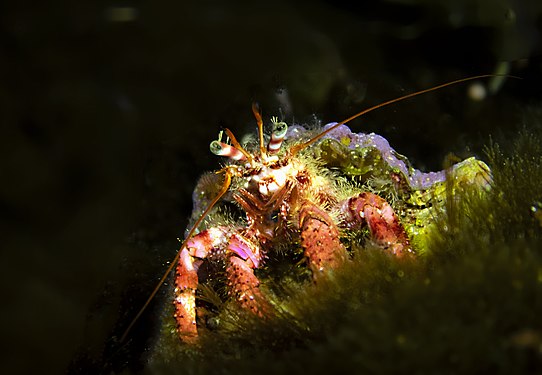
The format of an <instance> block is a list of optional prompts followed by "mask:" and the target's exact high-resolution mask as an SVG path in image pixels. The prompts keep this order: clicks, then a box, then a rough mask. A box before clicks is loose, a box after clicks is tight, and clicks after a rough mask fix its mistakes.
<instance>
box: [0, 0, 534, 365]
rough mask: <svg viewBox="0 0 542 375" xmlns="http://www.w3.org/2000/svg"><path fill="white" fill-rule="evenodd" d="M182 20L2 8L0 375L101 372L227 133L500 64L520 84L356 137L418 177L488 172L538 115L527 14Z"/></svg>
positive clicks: (21, 5) (392, 7) (176, 9)
mask: <svg viewBox="0 0 542 375" xmlns="http://www.w3.org/2000/svg"><path fill="white" fill-rule="evenodd" d="M151 3H152V4H151ZM180 3H181V2H178V1H154V2H146V3H144V2H139V1H115V2H113V1H77V2H67V1H50V2H47V4H46V5H45V4H42V5H38V6H36V5H32V6H30V2H25V1H20V2H17V3H12V4H5V3H3V4H2V5H0V22H1V23H0V129H1V133H0V137H1V138H0V142H1V144H0V153H1V154H0V155H1V157H0V178H1V184H0V236H1V237H0V246H1V249H2V263H1V264H2V272H1V274H2V280H1V285H2V288H3V289H2V296H3V301H2V309H1V314H2V316H1V325H0V328H1V337H2V340H3V341H4V349H3V350H2V357H3V359H2V365H3V366H2V367H5V369H4V370H3V371H1V372H2V373H5V374H8V373H28V372H29V371H31V370H41V371H42V372H45V373H48V372H51V373H59V372H62V371H65V370H66V369H67V368H68V366H71V367H70V368H71V370H72V371H74V372H78V371H81V372H83V371H84V370H85V366H87V365H88V366H89V368H91V366H98V367H99V363H100V361H101V353H102V352H103V350H104V348H105V346H106V342H108V340H111V338H112V337H115V336H118V335H119V334H120V333H121V332H122V330H123V328H124V327H125V326H126V325H127V324H128V323H129V321H130V319H131V318H132V317H133V316H134V314H135V313H136V312H137V309H138V308H139V307H140V306H141V304H142V303H143V302H144V300H145V298H146V297H147V296H148V294H149V293H150V291H151V290H152V288H153V286H154V285H155V284H156V282H157V281H158V279H159V278H160V276H161V272H163V270H164V268H165V266H166V263H167V262H168V260H170V259H172V258H173V257H174V255H175V251H176V250H177V247H178V245H179V243H178V241H177V238H178V237H182V236H183V233H184V230H185V226H186V225H187V221H188V216H189V214H190V211H191V208H192V201H191V191H192V189H193V187H194V184H195V183H196V181H197V178H198V176H199V175H201V173H202V172H203V171H206V170H213V169H216V168H217V167H218V165H219V161H218V160H217V158H216V157H215V156H214V155H211V154H210V152H209V151H208V149H209V148H208V144H209V142H210V141H211V140H213V139H215V137H216V135H217V133H218V131H219V130H220V128H221V126H226V127H229V128H231V129H232V130H233V131H234V133H235V134H238V135H241V134H245V133H246V132H248V131H253V129H254V125H255V124H254V120H253V119H252V115H251V111H250V104H251V103H252V102H253V101H258V102H259V103H260V105H261V108H262V109H263V112H264V117H265V119H266V120H268V119H269V117H270V116H271V115H279V113H280V112H279V109H282V111H283V113H284V119H285V120H286V121H287V122H289V123H291V122H293V121H296V122H314V118H315V116H316V117H317V118H319V119H321V120H322V121H323V122H324V123H325V122H329V121H338V120H342V119H344V118H346V117H348V116H350V115H352V114H353V113H356V112H357V111H360V110H361V109H364V108H366V107H367V106H370V105H372V104H377V103H379V102H382V101H384V100H387V99H391V98H394V97H397V96H400V95H403V94H405V93H409V92H413V91H416V90H420V89H424V88H427V87H430V86H432V85H436V84H439V83H442V82H446V81H450V80H454V79H458V78H463V77H466V76H470V75H475V74H485V73H493V72H495V71H496V68H497V67H498V66H503V62H504V63H505V64H504V66H506V67H508V68H509V71H510V73H511V74H514V75H518V76H521V77H523V80H514V79H504V82H503V86H502V87H501V88H500V89H499V90H497V91H496V92H495V93H494V94H493V95H490V96H488V97H487V98H486V99H485V100H482V101H473V100H471V99H469V97H468V95H467V91H468V89H469V87H470V85H469V84H463V85H458V86H454V87H451V88H446V89H443V90H441V91H439V92H435V93H431V94H427V95H424V96H421V97H417V98H415V99H411V100H409V101H408V102H404V103H401V104H398V105H393V106H390V107H387V108H384V109H381V110H379V111H377V112H375V113H372V114H370V115H368V116H367V117H365V118H364V119H363V120H356V121H355V122H353V123H352V124H351V127H352V128H353V129H355V130H357V131H367V132H370V131H374V132H377V133H379V134H382V135H384V136H385V137H386V138H388V139H389V140H390V143H391V144H392V145H393V146H394V147H395V149H396V150H398V151H399V152H400V153H402V154H404V155H406V156H407V157H409V159H410V160H411V161H412V162H413V163H414V165H416V166H417V167H418V168H422V169H425V170H431V169H438V168H440V167H441V166H442V162H443V160H444V157H445V155H446V154H447V153H449V152H453V153H455V154H456V155H458V156H459V157H462V158H463V157H466V156H470V155H472V154H477V155H479V156H482V157H483V152H482V146H483V145H484V144H487V143H488V141H489V138H490V136H495V137H497V138H498V137H499V136H500V137H502V134H504V135H506V134H507V132H508V133H509V132H513V131H515V129H517V128H518V127H519V126H520V125H521V119H522V113H523V112H524V110H525V109H526V108H529V107H530V106H539V105H540V99H541V96H542V95H541V91H540V83H541V79H540V78H541V69H540V68H541V66H542V63H541V60H542V59H541V58H540V53H541V48H540V31H541V29H542V5H540V2H539V1H536V0H531V1H528V0H525V1H511V0H510V1H505V0H502V1H495V0H486V1H484V0H478V1H472V0H464V1H435V0H432V1H430V0H426V1H423V0H419V1H415V0H410V1H408V0H404V1H399V0H396V1H392V0H390V1H375V2H367V4H364V3H360V5H350V4H349V3H348V2H341V1H338V2H331V1H328V2H326V1H311V2H303V1H300V2H296V3H295V5H294V4H293V2H292V3H288V2H281V1H278V2H277V1H276V2H269V3H253V2H249V1H246V2H244V1H235V2H222V1H208V2H204V3H203V2H202V3H203V4H201V5H195V4H192V5H187V4H186V5H181V4H180ZM499 64H500V65H499ZM484 82H485V83H487V82H489V81H487V80H486V81H484ZM286 94H287V95H286ZM286 96H288V100H287V101H285V100H284V98H286ZM152 311H153V310H152V309H151V312H152ZM152 323H153V315H152V314H148V315H147V316H146V317H144V318H143V319H142V321H141V323H140V324H139V327H138V328H137V327H136V329H135V332H134V335H136V336H138V337H141V336H142V337H145V332H150V331H152V329H153V326H152ZM140 342H144V339H141V340H140ZM138 348H139V349H138ZM141 348H144V344H140V346H139V347H136V348H135V349H131V350H132V351H136V352H137V350H141ZM134 356H137V355H132V357H130V356H127V358H133V357H134ZM70 363H71V365H70ZM92 368H94V367H92Z"/></svg>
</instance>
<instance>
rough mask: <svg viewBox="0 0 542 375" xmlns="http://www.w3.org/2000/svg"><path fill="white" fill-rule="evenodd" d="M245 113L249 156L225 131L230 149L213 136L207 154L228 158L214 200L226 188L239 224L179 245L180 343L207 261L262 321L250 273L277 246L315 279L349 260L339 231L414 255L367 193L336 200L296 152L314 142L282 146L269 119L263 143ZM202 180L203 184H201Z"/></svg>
mask: <svg viewBox="0 0 542 375" xmlns="http://www.w3.org/2000/svg"><path fill="white" fill-rule="evenodd" d="M252 109H253V113H254V115H255V117H256V120H257V123H258V129H259V142H258V145H255V147H254V148H255V150H250V151H247V150H245V147H243V146H241V144H239V142H238V141H237V140H236V139H235V137H234V135H233V134H232V133H231V132H230V131H229V130H228V129H226V130H225V131H226V133H227V135H228V137H229V140H230V143H231V144H230V143H224V142H222V141H221V137H219V140H217V141H213V142H212V143H211V146H210V148H211V151H212V152H213V153H214V154H217V155H220V156H224V157H227V158H229V159H230V163H229V164H227V165H226V166H225V167H224V168H222V169H221V170H220V171H219V173H221V174H224V176H225V178H224V183H223V187H222V189H221V194H219V197H220V196H221V195H222V194H224V193H225V192H226V191H228V190H230V189H231V190H232V191H233V193H231V194H230V197H229V200H232V201H234V202H235V203H236V204H237V205H238V206H239V207H240V208H241V209H242V211H243V212H244V214H245V220H244V223H240V224H235V225H229V226H226V225H216V226H211V227H209V228H207V229H204V230H203V231H201V232H199V233H198V234H196V235H195V236H193V237H190V238H189V239H188V241H187V242H186V244H185V245H184V246H183V247H182V249H181V251H180V255H179V262H178V264H177V269H176V278H175V288H174V306H175V314H174V316H175V320H176V323H177V327H178V333H179V336H180V338H181V340H182V341H184V342H188V343H191V342H194V341H196V340H197V337H198V326H197V319H196V316H197V314H196V291H197V289H198V269H199V268H200V266H201V264H202V263H203V261H204V260H206V259H217V258H218V259H221V260H222V261H223V262H225V264H226V266H225V274H226V279H227V288H228V295H229V298H230V299H233V300H235V301H236V302H237V303H238V304H239V306H241V308H242V309H245V310H247V311H251V312H252V313H254V314H257V315H260V316H261V315H263V314H265V311H266V310H267V309H268V308H269V306H268V303H267V302H266V299H265V296H264V295H262V292H261V291H260V288H259V286H260V280H259V279H258V277H257V276H256V275H255V273H254V271H255V270H256V269H258V268H260V267H261V266H262V264H263V263H264V261H265V258H266V255H267V254H268V253H269V252H273V251H274V247H275V246H277V243H278V242H280V241H285V240H287V241H288V242H291V243H298V244H299V246H300V247H301V248H302V250H303V254H304V257H305V259H306V264H307V266H308V268H309V269H310V271H311V273H312V279H313V280H314V281H317V280H318V279H319V278H321V277H325V275H326V274H328V273H329V272H330V271H331V270H335V269H337V268H339V267H340V266H341V264H343V262H345V261H347V260H348V258H349V253H348V251H347V249H346V247H345V246H344V245H343V243H342V242H341V233H343V232H351V231H360V230H361V229H362V228H363V227H367V228H368V231H369V233H370V238H371V240H372V241H373V242H374V243H375V244H376V245H377V246H379V247H381V248H382V249H383V250H385V251H387V252H389V253H390V254H392V255H393V256H396V257H400V258H401V257H412V256H414V255H415V252H414V250H413V248H412V246H411V245H410V241H409V237H408V235H407V233H406V231H405V229H404V228H403V226H402V225H401V223H400V220H399V219H398V217H397V215H396V214H395V212H394V210H393V209H392V207H391V205H390V204H389V203H388V202H387V201H386V200H385V199H383V198H382V197H380V196H378V195H377V194H375V193H372V192H369V191H362V192H356V193H354V194H352V195H350V196H346V197H345V196H342V195H344V194H342V195H341V194H340V193H339V192H340V190H341V189H340V188H339V187H338V186H337V184H336V183H335V180H336V179H334V178H332V176H331V175H330V172H329V171H327V170H324V168H322V166H320V165H319V163H318V161H317V160H314V159H313V158H312V157H307V156H305V155H303V150H305V149H306V148H307V146H308V145H311V144H313V143H314V142H315V141H316V138H320V136H316V137H313V138H312V139H309V140H308V141H305V142H299V141H298V142H296V141H294V142H293V144H288V145H287V146H286V147H283V146H285V143H286V142H283V141H284V140H285V136H286V134H287V128H288V127H287V125H286V124H285V123H284V122H279V121H278V120H277V119H276V118H274V119H273V120H272V122H273V128H274V129H273V132H272V134H271V136H270V138H269V141H268V142H267V145H266V144H265V142H264V135H263V131H262V128H263V121H262V117H261V114H260V112H259V110H258V109H257V108H256V106H253V108H252ZM326 174H327V175H326ZM208 181H209V180H208V179H204V182H203V183H202V184H204V185H205V184H209V182H208ZM217 199H218V198H217ZM217 199H215V201H214V202H213V204H212V205H214V204H215V203H216V201H217ZM202 216H203V215H202ZM195 226H196V227H197V225H195Z"/></svg>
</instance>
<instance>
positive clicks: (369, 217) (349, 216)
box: [341, 192, 414, 257]
mask: <svg viewBox="0 0 542 375" xmlns="http://www.w3.org/2000/svg"><path fill="white" fill-rule="evenodd" d="M341 212H342V214H343V219H344V224H345V226H346V227H347V228H348V229H354V228H360V227H361V226H363V225H365V224H367V226H368V227H369V232H370V233H371V238H372V239H373V240H374V241H375V242H376V244H377V245H379V246H382V247H383V248H386V249H387V248H389V249H390V251H391V253H392V254H395V255H396V256H398V257H402V256H405V255H413V254H414V251H413V250H412V247H411V246H410V241H409V240H408V236H407V234H406V232H405V230H404V228H403V227H402V226H401V224H400V223H399V220H398V219H397V215H395V212H394V211H393V208H392V207H391V206H390V205H389V203H388V202H386V201H385V200H384V199H383V198H381V197H379V196H378V195H376V194H373V193H369V192H365V193H361V194H359V195H357V196H355V197H352V198H349V199H347V200H345V201H344V202H343V203H342V204H341Z"/></svg>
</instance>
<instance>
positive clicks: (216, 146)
mask: <svg viewBox="0 0 542 375" xmlns="http://www.w3.org/2000/svg"><path fill="white" fill-rule="evenodd" d="M209 148H210V150H211V152H212V153H213V154H215V155H218V156H221V155H223V152H224V147H222V143H220V142H219V141H212V142H211V144H210V145H209Z"/></svg>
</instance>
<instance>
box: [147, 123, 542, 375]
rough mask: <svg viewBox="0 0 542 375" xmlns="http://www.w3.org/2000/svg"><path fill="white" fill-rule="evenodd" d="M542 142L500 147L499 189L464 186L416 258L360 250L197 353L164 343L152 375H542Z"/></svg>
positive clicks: (230, 318)
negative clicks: (324, 277) (267, 313)
mask: <svg viewBox="0 0 542 375" xmlns="http://www.w3.org/2000/svg"><path fill="white" fill-rule="evenodd" d="M541 145H542V132H541V131H540V127H537V128H536V129H535V130H532V129H531V130H524V131H523V132H522V134H521V135H520V136H518V137H517V139H516V140H515V141H514V142H512V143H510V144H506V145H504V144H498V143H492V144H491V145H490V146H489V147H488V148H487V158H488V164H489V165H490V166H491V170H492V175H493V182H492V188H491V189H490V190H489V191H484V193H483V194H481V193H480V190H479V189H468V188H467V189H459V190H457V189H456V191H455V195H454V199H448V200H447V202H446V210H444V211H443V214H441V215H440V216H438V217H435V220H436V222H435V225H436V228H437V229H438V230H435V231H432V232H431V233H432V234H431V237H430V239H429V240H428V241H427V252H426V253H425V254H424V255H423V256H422V257H420V258H418V259H417V260H415V261H404V260H397V259H394V258H392V257H389V256H387V255H386V254H384V253H382V252H381V251H379V249H376V248H365V249H358V251H356V255H355V256H354V258H353V261H352V262H350V263H349V264H347V265H346V266H345V267H344V268H342V269H341V270H340V271H337V272H335V273H334V274H333V275H331V276H330V278H329V279H328V280H325V281H324V280H322V281H320V282H319V283H318V284H317V285H315V286H313V285H309V286H303V284H297V283H291V284H287V283H286V285H283V286H282V287H283V291H284V292H285V294H286V295H288V296H289V298H287V299H285V298H284V297H283V299H282V305H281V306H280V308H277V310H276V311H275V313H273V314H270V316H268V317H267V318H265V319H256V318H254V317H251V316H247V315H246V314H244V313H243V312H241V311H238V310H237V309H236V308H235V307H234V306H229V305H228V306H225V307H224V309H223V312H222V313H221V315H219V322H220V324H219V326H218V328H217V329H216V330H214V331H212V330H207V331H204V332H203V334H202V337H201V342H200V344H199V346H195V347H190V346H183V345H179V342H178V341H176V340H175V338H174V335H169V338H167V339H164V338H163V337H162V339H161V340H160V343H159V345H158V346H156V347H155V351H154V353H153V354H152V356H151V360H150V362H149V367H148V371H149V372H152V373H177V372H179V371H182V372H183V373H185V372H186V373H195V374H196V373H201V374H205V373H223V374H230V373H231V374H245V373H246V374H249V373H262V374H266V373H282V372H288V373H290V374H294V373H300V374H301V373H308V372H310V373H324V372H325V373H328V372H329V370H330V369H333V371H334V372H342V371H355V372H356V373H444V374H447V373H450V374H452V373H482V372H483V373H503V374H509V373H539V372H540V371H542V326H541V320H540V316H541V313H542V247H541V241H540V237H541V233H542V225H541V222H540V220H539V217H538V216H537V213H538V212H539V211H538V210H539V202H540V201H541V200H542V193H541V191H540V186H539V184H540V181H542V167H541V162H542V146H541ZM165 314H166V312H165ZM164 329H165V331H168V330H171V329H172V326H169V327H167V326H166V328H164ZM166 334H167V332H166Z"/></svg>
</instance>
